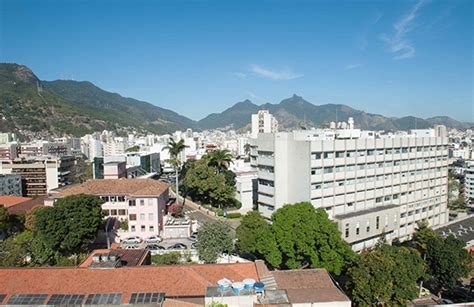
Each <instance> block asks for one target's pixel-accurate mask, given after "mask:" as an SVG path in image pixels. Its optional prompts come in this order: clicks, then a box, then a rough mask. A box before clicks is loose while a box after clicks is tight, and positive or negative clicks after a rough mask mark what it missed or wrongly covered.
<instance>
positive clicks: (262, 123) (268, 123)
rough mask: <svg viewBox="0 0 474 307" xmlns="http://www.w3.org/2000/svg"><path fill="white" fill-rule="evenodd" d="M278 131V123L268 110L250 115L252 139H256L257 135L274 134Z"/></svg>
mask: <svg viewBox="0 0 474 307" xmlns="http://www.w3.org/2000/svg"><path fill="white" fill-rule="evenodd" d="M277 131H278V121H277V120H276V118H275V117H273V115H271V114H270V112H269V111H268V110H260V111H258V113H257V114H252V137H253V138H256V137H257V136H258V134H259V133H275V132H277Z"/></svg>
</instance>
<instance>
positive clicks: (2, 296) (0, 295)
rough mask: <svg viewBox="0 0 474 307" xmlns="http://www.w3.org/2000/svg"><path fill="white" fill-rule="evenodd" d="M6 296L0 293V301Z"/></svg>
mask: <svg viewBox="0 0 474 307" xmlns="http://www.w3.org/2000/svg"><path fill="white" fill-rule="evenodd" d="M6 297H7V295H6V294H0V303H1V302H3V300H4V299H5V298H6Z"/></svg>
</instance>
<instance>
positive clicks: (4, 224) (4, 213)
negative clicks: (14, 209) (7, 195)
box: [0, 205, 10, 234]
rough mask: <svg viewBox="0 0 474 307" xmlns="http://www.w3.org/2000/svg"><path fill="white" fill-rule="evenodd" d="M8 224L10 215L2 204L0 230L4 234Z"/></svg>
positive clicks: (0, 208) (0, 206)
mask: <svg viewBox="0 0 474 307" xmlns="http://www.w3.org/2000/svg"><path fill="white" fill-rule="evenodd" d="M9 224H10V215H9V214H8V210H7V208H5V206H4V205H0V232H4V233H5V234H6V232H7V230H8V225H9Z"/></svg>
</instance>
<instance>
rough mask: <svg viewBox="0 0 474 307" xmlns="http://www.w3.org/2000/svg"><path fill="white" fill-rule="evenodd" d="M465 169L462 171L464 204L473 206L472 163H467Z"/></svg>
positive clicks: (473, 170)
mask: <svg viewBox="0 0 474 307" xmlns="http://www.w3.org/2000/svg"><path fill="white" fill-rule="evenodd" d="M466 164H467V168H466V170H465V171H464V187H465V195H464V197H465V198H466V202H467V203H468V204H469V205H474V161H467V163H466Z"/></svg>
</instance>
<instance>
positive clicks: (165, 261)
mask: <svg viewBox="0 0 474 307" xmlns="http://www.w3.org/2000/svg"><path fill="white" fill-rule="evenodd" d="M180 260H181V253H180V252H169V253H166V254H162V255H153V256H151V263H153V264H158V265H174V264H179V262H180Z"/></svg>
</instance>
